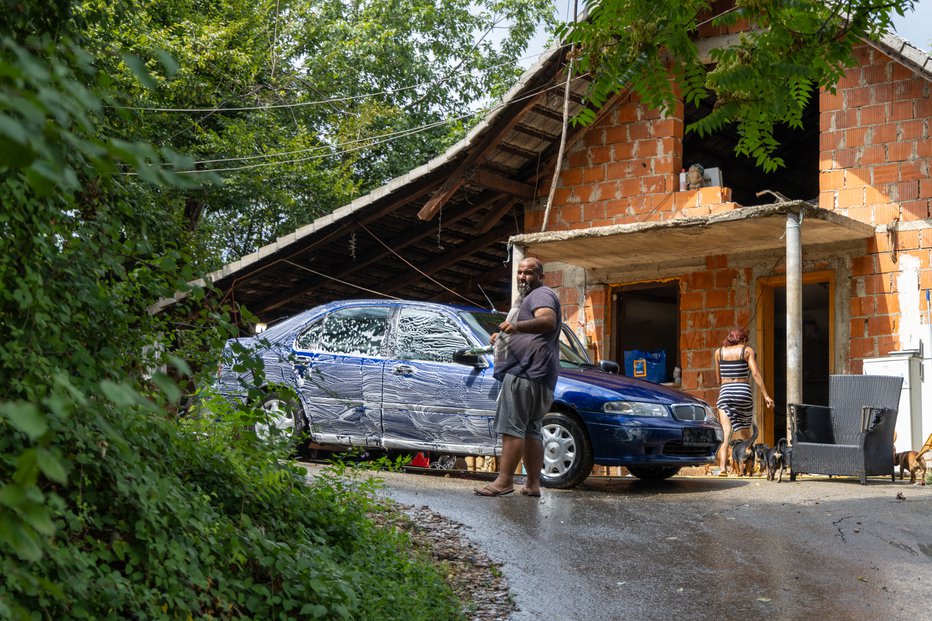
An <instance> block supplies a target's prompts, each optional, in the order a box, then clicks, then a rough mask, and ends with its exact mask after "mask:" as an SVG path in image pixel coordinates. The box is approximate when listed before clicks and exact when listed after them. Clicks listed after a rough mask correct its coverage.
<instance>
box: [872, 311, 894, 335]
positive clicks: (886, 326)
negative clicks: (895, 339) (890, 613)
mask: <svg viewBox="0 0 932 621" xmlns="http://www.w3.org/2000/svg"><path fill="white" fill-rule="evenodd" d="M891 334H896V321H895V320H894V319H893V317H892V316H891V315H880V316H875V317H868V318H867V335H868V336H889V335H891Z"/></svg>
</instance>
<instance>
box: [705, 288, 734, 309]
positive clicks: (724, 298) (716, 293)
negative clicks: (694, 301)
mask: <svg viewBox="0 0 932 621" xmlns="http://www.w3.org/2000/svg"><path fill="white" fill-rule="evenodd" d="M730 293H731V292H730V291H728V290H727V289H711V290H709V291H707V292H706V294H705V304H706V308H723V307H725V306H729V304H730V302H731V300H730V297H731V296H730Z"/></svg>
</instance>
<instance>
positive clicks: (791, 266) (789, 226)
mask: <svg viewBox="0 0 932 621" xmlns="http://www.w3.org/2000/svg"><path fill="white" fill-rule="evenodd" d="M801 228H802V214H801V213H793V212H787V214H786V402H787V403H802V401H803V355H802V354H803V270H802V265H803V260H802V254H803V253H802V231H801ZM790 430H791V425H790V411H789V408H787V411H786V434H787V440H788V441H789V440H790V439H791V438H790Z"/></svg>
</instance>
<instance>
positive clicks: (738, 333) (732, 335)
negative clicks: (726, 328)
mask: <svg viewBox="0 0 932 621" xmlns="http://www.w3.org/2000/svg"><path fill="white" fill-rule="evenodd" d="M747 342H748V332H747V330H745V329H743V328H735V329H734V330H732V331H731V332H729V333H728V336H726V337H725V340H724V341H722V345H725V346H728V345H737V344H739V343H747Z"/></svg>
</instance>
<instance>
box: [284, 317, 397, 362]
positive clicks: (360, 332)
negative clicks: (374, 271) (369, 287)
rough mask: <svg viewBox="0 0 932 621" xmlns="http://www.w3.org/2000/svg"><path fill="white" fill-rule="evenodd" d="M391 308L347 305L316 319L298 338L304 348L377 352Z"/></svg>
mask: <svg viewBox="0 0 932 621" xmlns="http://www.w3.org/2000/svg"><path fill="white" fill-rule="evenodd" d="M389 312H390V309H389V308H388V307H386V306H379V307H368V306H363V307H357V308H345V309H343V310H338V311H334V312H332V313H330V314H329V315H327V316H326V317H324V318H322V319H320V320H318V321H316V322H314V323H312V324H311V325H310V326H308V327H307V328H306V329H305V330H304V332H302V333H301V334H300V335H299V336H298V338H297V339H296V340H295V346H296V347H297V349H299V350H302V351H316V352H323V353H332V354H355V355H362V356H375V355H378V354H379V352H381V350H382V343H383V342H384V340H385V333H386V331H387V329H388V315H389Z"/></svg>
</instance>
